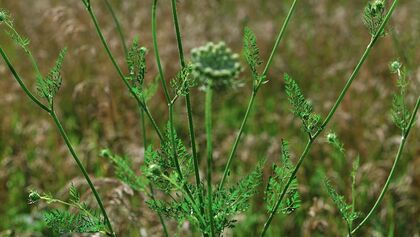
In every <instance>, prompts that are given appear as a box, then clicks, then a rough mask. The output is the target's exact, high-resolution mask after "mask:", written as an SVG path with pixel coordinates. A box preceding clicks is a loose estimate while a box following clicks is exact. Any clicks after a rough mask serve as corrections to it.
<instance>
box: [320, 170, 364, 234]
mask: <svg viewBox="0 0 420 237" xmlns="http://www.w3.org/2000/svg"><path fill="white" fill-rule="evenodd" d="M324 183H325V187H326V188H327V192H328V195H329V196H330V198H331V199H332V200H333V202H334V204H335V205H336V207H337V208H338V210H339V212H340V214H341V216H342V218H343V219H344V220H345V221H346V223H347V225H350V226H351V224H352V223H353V221H354V220H356V219H357V218H358V217H359V216H360V214H359V213H358V212H355V211H354V207H353V206H352V204H347V203H346V201H345V199H344V196H341V195H339V194H338V193H337V191H336V190H335V188H334V186H333V185H332V184H331V182H330V181H329V180H328V179H327V178H325V180H324Z"/></svg>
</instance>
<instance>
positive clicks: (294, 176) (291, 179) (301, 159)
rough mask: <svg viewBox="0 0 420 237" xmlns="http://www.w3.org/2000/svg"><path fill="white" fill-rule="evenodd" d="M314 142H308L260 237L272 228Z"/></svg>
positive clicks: (310, 140)
mask: <svg viewBox="0 0 420 237" xmlns="http://www.w3.org/2000/svg"><path fill="white" fill-rule="evenodd" d="M313 142H314V140H312V139H309V140H308V143H307V144H306V147H305V150H304V151H303V153H302V155H301V156H300V157H299V160H298V162H297V164H296V166H295V168H294V170H293V172H292V174H291V175H290V178H289V180H288V181H287V183H286V185H285V186H284V188H283V191H282V192H281V195H280V197H279V199H278V200H277V202H276V205H275V206H274V208H273V210H272V211H271V213H270V215H269V216H268V219H267V221H266V222H265V224H264V228H263V230H262V232H261V235H260V236H261V237H263V236H265V234H266V232H267V230H268V228H269V227H270V224H271V222H272V221H273V218H274V215H275V214H276V213H277V210H278V209H279V207H280V204H281V202H282V200H283V198H284V196H285V195H286V193H287V190H288V188H289V186H290V184H291V183H292V181H293V180H294V179H295V178H296V174H297V172H298V171H299V168H300V166H301V165H302V163H303V161H304V160H305V158H306V156H307V155H308V153H309V151H310V149H311V147H312V144H313Z"/></svg>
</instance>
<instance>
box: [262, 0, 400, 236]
mask: <svg viewBox="0 0 420 237" xmlns="http://www.w3.org/2000/svg"><path fill="white" fill-rule="evenodd" d="M397 4H398V0H394V2H393V3H392V5H391V7H390V9H389V11H388V13H387V14H386V16H385V19H384V21H383V22H382V23H381V26H380V27H379V29H378V31H377V32H376V33H375V35H374V36H372V38H371V41H370V43H369V44H368V46H367V48H366V50H365V52H364V53H363V55H362V57H361V58H360V60H359V62H358V63H357V65H356V67H355V69H354V70H353V72H352V74H351V75H350V78H349V79H348V80H347V82H346V84H345V86H344V88H343V90H342V91H341V93H340V95H339V96H338V99H337V100H336V102H335V103H334V106H333V107H332V108H331V110H330V112H329V113H328V116H327V117H326V119H325V120H324V122H323V123H322V125H321V128H320V129H319V130H318V131H317V132H316V133H315V134H314V135H310V134H309V140H308V142H307V145H306V147H305V149H304V151H303V153H302V155H301V156H300V158H299V160H298V163H297V164H296V166H295V169H294V170H293V173H292V175H291V176H290V178H289V180H288V181H287V183H286V185H285V186H284V188H283V190H282V193H281V195H280V198H279V199H278V200H277V202H276V205H275V208H274V209H273V210H272V212H271V213H270V214H269V217H268V219H267V221H266V222H265V224H264V228H263V230H262V232H261V237H263V236H265V234H266V232H267V230H268V228H269V227H270V224H271V222H272V220H273V218H274V215H275V213H276V212H277V210H278V208H279V206H280V204H281V202H282V201H283V198H284V196H285V194H286V192H287V190H288V188H289V186H290V184H291V183H292V181H293V179H295V177H296V174H297V172H298V171H299V168H300V167H301V165H302V163H303V161H304V160H305V158H306V156H307V155H308V153H309V151H310V149H311V147H312V144H313V142H314V141H315V139H316V138H317V137H318V136H319V135H320V134H321V133H322V132H323V131H324V130H325V128H326V126H327V125H328V123H329V122H330V121H331V119H332V117H333V116H334V114H335V112H336V111H337V108H338V107H339V105H340V104H341V102H342V101H343V98H344V96H345V95H346V94H347V91H348V89H349V88H350V86H351V84H352V82H353V81H354V79H355V78H356V77H357V75H358V74H359V71H360V69H361V67H362V65H363V64H364V62H365V61H366V59H367V58H368V56H369V54H370V52H371V50H372V48H373V46H374V45H375V43H376V42H377V40H378V39H379V37H380V36H381V32H383V30H384V28H385V26H386V24H387V23H388V21H389V19H390V18H391V15H392V13H393V12H394V10H395V8H396V6H397Z"/></svg>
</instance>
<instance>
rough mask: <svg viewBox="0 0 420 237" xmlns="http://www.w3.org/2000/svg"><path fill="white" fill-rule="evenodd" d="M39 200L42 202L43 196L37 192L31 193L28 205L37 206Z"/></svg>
mask: <svg viewBox="0 0 420 237" xmlns="http://www.w3.org/2000/svg"><path fill="white" fill-rule="evenodd" d="M39 200H41V195H39V193H38V192H37V191H31V192H30V193H29V196H28V203H29V204H35V203H37V202H38V201H39Z"/></svg>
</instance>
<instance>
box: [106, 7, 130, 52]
mask: <svg viewBox="0 0 420 237" xmlns="http://www.w3.org/2000/svg"><path fill="white" fill-rule="evenodd" d="M104 1H105V5H106V8H107V9H108V11H109V13H111V16H112V19H113V20H114V22H115V27H116V28H117V32H118V35H119V36H120V40H121V44H122V46H123V50H124V54H125V55H127V54H128V48H127V43H126V41H125V36H124V32H123V30H122V27H121V24H120V21H119V20H118V17H117V15H116V14H115V11H114V8H113V7H112V5H111V3H110V2H109V0H104Z"/></svg>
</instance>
